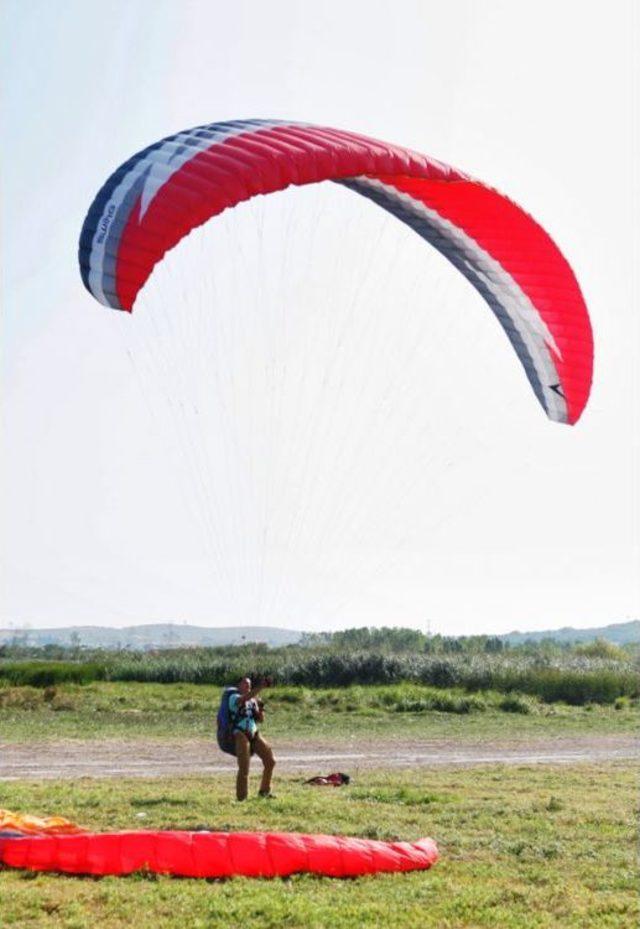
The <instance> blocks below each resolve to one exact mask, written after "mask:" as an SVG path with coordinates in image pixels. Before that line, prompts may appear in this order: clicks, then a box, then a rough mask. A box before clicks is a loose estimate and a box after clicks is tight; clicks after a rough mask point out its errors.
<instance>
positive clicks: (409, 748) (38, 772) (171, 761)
mask: <svg viewBox="0 0 640 929" xmlns="http://www.w3.org/2000/svg"><path fill="white" fill-rule="evenodd" d="M274 747H275V749H276V757H277V759H278V769H279V770H280V771H283V772H296V771H300V772H301V773H302V772H309V773H313V774H321V773H328V772H329V771H339V770H344V771H347V772H349V773H354V772H357V771H358V770H359V769H361V768H407V767H431V766H434V765H438V766H441V765H467V766H474V765H487V764H509V765H522V764H579V763H585V762H599V761H615V760H630V759H636V760H640V745H639V743H638V741H637V740H636V739H634V738H633V737H632V736H592V737H589V736H586V737H585V736H582V737H576V738H571V739H546V740H543V739H540V740H531V741H528V742H496V741H493V742H460V741H458V742H453V741H445V740H431V741H418V740H414V741H413V742H412V743H410V744H407V743H406V742H400V741H398V740H392V739H391V740H388V741H385V742H384V743H383V744H381V743H380V742H374V741H369V742H367V741H363V740H357V741H353V742H341V743H337V744H336V743H334V744H332V745H331V747H330V748H328V747H327V746H326V745H325V744H321V743H316V744H314V743H311V742H309V741H306V742H304V743H303V744H295V743H291V742H284V741H278V742H277V743H276V744H275V746H274ZM234 764H235V762H234V759H233V758H228V757H227V756H225V755H223V754H222V753H221V752H220V751H218V749H217V746H215V745H214V744H213V743H212V742H210V741H207V740H204V739H188V740H180V741H178V740H175V741H159V740H157V741H154V740H150V739H146V740H132V741H126V740H121V739H110V740H105V741H86V742H84V741H75V740H64V741H56V742H39V743H29V744H26V745H20V744H2V743H0V780H4V781H12V780H26V779H38V780H40V779H43V778H46V779H73V778H80V777H166V776H170V775H181V774H215V773H219V772H224V771H229V770H231V769H232V768H233V766H234Z"/></svg>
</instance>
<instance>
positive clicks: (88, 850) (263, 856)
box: [0, 832, 438, 878]
mask: <svg viewBox="0 0 640 929" xmlns="http://www.w3.org/2000/svg"><path fill="white" fill-rule="evenodd" d="M4 835H5V837H3V836H2V833H0V863H2V864H3V865H5V866H7V867H12V868H23V869H26V870H29V871H56V872H62V873H66V874H91V875H124V874H132V873H133V872H135V871H150V872H153V873H156V874H172V875H176V876H179V877H200V878H225V877H234V876H244V877H287V876H289V875H291V874H298V873H302V872H306V873H309V874H318V875H323V876H325V877H360V876H362V875H365V874H377V873H382V872H400V871H417V870H425V869H427V868H430V867H431V865H433V864H434V863H435V862H436V861H437V859H438V850H437V848H436V845H435V843H434V842H433V840H432V839H420V840H419V841H418V842H381V841H377V840H373V839H356V838H343V837H339V836H331V835H305V834H302V833H294V832H231V833H229V832H113V833H92V832H85V833H80V834H70V835H36V836H34V835H17V834H13V835H8V834H7V833H5V834H4Z"/></svg>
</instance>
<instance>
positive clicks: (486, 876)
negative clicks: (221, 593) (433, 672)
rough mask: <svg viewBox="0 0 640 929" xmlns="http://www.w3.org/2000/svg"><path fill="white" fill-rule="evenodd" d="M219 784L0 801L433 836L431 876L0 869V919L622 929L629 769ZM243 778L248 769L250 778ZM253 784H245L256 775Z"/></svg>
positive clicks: (38, 808) (158, 823)
mask: <svg viewBox="0 0 640 929" xmlns="http://www.w3.org/2000/svg"><path fill="white" fill-rule="evenodd" d="M230 780H231V778H230V777H229V776H227V777H223V776H220V777H215V778H175V779H165V780H162V781H159V780H149V781H140V780H132V781H104V782H101V781H92V780H82V781H79V782H75V783H70V782H58V783H55V782H48V783H32V782H23V783H4V784H0V806H4V807H8V808H14V809H20V810H24V811H31V812H34V813H41V814H45V813H54V812H56V813H60V814H63V815H66V816H69V817H71V818H73V819H76V820H77V821H79V822H81V823H82V824H84V825H86V826H89V827H92V828H95V829H117V828H138V827H146V828H171V827H173V828H176V827H179V828H185V827H186V828H190V827H191V828H194V827H198V826H203V825H207V826H210V827H211V828H215V829H228V830H234V829H275V830H298V831H310V832H314V831H319V832H331V833H342V834H349V835H356V836H369V837H376V838H382V839H394V838H397V837H401V838H404V839H416V838H418V837H420V836H423V835H431V836H433V838H435V839H436V841H437V842H438V845H439V847H440V850H441V856H442V857H441V861H440V862H439V863H438V864H437V865H436V866H435V868H434V869H433V870H432V871H429V872H424V873H415V874H407V875H379V876H376V877H373V878H363V879H358V880H353V881H335V880H330V879H321V878H314V877H311V876H297V877H294V878H292V879H289V880H284V881H283V880H275V881H266V880H253V881H251V880H246V879H234V880H232V881H226V882H205V881H197V880H177V879H171V878H168V877H160V878H152V877H148V876H142V875H136V876H132V877H129V878H104V879H87V878H71V877H63V876H57V875H31V874H26V873H21V872H17V871H16V872H13V871H5V872H3V873H1V874H0V926H2V929H18V927H19V929H45V927H46V929H85V927H94V926H99V927H100V929H120V927H125V926H126V927H128V926H130V925H132V924H133V925H135V926H136V929H151V927H153V929H185V927H189V929H218V927H220V929H222V927H225V929H226V927H229V926H232V925H239V926H240V925H243V926H249V925H259V926H260V927H261V929H275V927H288V929H295V927H305V929H320V927H331V929H361V927H381V926H392V927H393V929H405V927H411V929H415V927H417V926H419V927H425V929H429V927H434V929H435V927H437V929H454V927H455V929H466V927H469V929H471V927H473V929H478V927H490V929H496V927H500V929H547V927H548V929H557V927H560V926H561V927H562V929H627V927H629V929H631V927H635V926H636V925H637V921H638V915H639V914H638V902H637V895H636V893H635V889H634V868H635V862H634V859H635V848H634V826H633V810H632V807H633V795H634V771H633V770H632V768H631V767H630V766H628V765H623V764H610V765H600V766H589V765H585V766H576V767H517V768H502V767H500V768H496V767H483V768H478V769H473V770H461V769H456V770H447V769H437V770H434V771H429V772H425V771H423V770H421V771H420V772H414V773H412V772H406V771H405V772H401V773H386V772H382V771H381V772H370V773H367V774H366V775H362V777H361V778H360V779H359V780H358V781H357V782H355V783H354V784H352V786H351V787H349V788H344V789H340V790H323V789H317V788H309V787H305V786H303V785H302V784H301V783H299V782H298V781H297V780H296V779H294V778H291V777H290V778H287V779H283V778H280V779H279V781H278V785H277V786H278V799H277V800H275V801H272V802H270V803H264V802H260V801H257V800H251V801H249V802H247V803H246V804H243V805H241V804H237V803H235V802H234V801H233V800H232V799H231V796H232V785H231V783H230ZM254 781H255V779H254ZM254 787H255V782H254Z"/></svg>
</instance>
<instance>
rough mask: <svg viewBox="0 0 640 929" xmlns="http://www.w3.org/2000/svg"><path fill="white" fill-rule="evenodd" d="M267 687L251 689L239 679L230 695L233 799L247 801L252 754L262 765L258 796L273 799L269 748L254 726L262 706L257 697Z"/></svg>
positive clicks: (264, 683)
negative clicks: (235, 767)
mask: <svg viewBox="0 0 640 929" xmlns="http://www.w3.org/2000/svg"><path fill="white" fill-rule="evenodd" d="M268 684H269V682H268V680H267V681H262V682H259V683H257V684H256V685H255V686H252V684H251V678H249V677H243V678H242V680H241V681H240V682H239V684H238V692H237V693H234V694H231V696H230V697H229V712H230V714H231V721H232V727H233V728H232V732H233V740H234V743H235V749H236V759H237V761H238V774H237V776H236V797H237V799H238V800H246V799H247V794H248V792H249V766H250V763H251V756H252V755H253V754H256V755H257V756H258V758H259V759H260V760H261V761H262V765H263V771H262V780H261V782H260V789H259V791H258V796H260V797H266V798H269V797H272V796H273V794H272V793H271V778H272V775H273V769H274V768H275V765H276V761H275V758H274V757H273V749H272V748H271V746H270V745H269V743H268V742H267V741H266V740H265V739H263V737H262V735H261V733H260V731H259V729H258V723H262V722H263V720H264V705H263V703H262V701H261V700H258V699H257V697H258V694H259V693H260V691H261V690H262V688H263V687H265V686H268Z"/></svg>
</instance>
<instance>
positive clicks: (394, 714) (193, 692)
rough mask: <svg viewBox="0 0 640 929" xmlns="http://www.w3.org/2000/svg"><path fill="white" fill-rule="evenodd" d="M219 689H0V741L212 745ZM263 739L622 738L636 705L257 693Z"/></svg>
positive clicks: (383, 692)
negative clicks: (196, 741) (208, 741)
mask: <svg viewBox="0 0 640 929" xmlns="http://www.w3.org/2000/svg"><path fill="white" fill-rule="evenodd" d="M219 699H220V688H218V687H214V686H207V685H195V684H139V683H106V682H96V683H92V684H86V685H79V684H64V685H60V686H58V687H55V688H45V689H41V688H34V687H9V686H7V685H5V686H1V687H0V739H1V740H2V741H3V742H26V741H31V740H42V739H56V738H132V739H135V738H140V737H145V738H158V739H162V738H176V737H213V733H214V725H215V723H214V719H215V714H216V711H217V707H218V702H219ZM266 699H267V709H268V714H267V726H266V731H267V732H268V733H269V735H270V736H272V737H273V738H275V739H277V738H278V737H290V736H296V737H298V736H300V737H302V738H304V737H305V736H310V735H313V737H314V739H315V740H317V741H323V740H326V741H327V742H330V741H332V740H337V739H341V738H346V737H348V736H350V735H352V734H353V732H354V731H357V732H360V733H362V732H366V733H367V734H368V735H371V736H373V737H378V736H386V735H387V734H389V733H390V732H395V733H400V732H401V733H403V734H405V735H406V736H407V737H409V738H411V737H413V738H424V739H428V738H455V739H484V738H508V739H510V740H525V739H528V738H531V737H550V738H551V737H554V736H560V735H562V736H568V735H572V734H599V733H602V734H604V733H607V734H612V733H628V732H633V731H635V729H636V727H637V724H638V708H637V702H634V701H629V700H628V699H627V698H621V699H619V700H618V701H617V702H616V704H614V705H610V706H601V705H592V704H590V705H587V706H585V707H580V706H578V707H571V706H567V705H565V704H545V703H542V702H540V701H539V700H536V699H535V698H533V697H522V696H517V695H510V696H506V697H505V695H504V694H497V693H494V692H480V693H477V694H471V695H470V694H467V693H465V692H464V691H457V690H446V689H435V688H430V687H426V686H423V685H420V684H397V685H386V686H383V685H372V686H366V687H344V688H333V689H318V690H313V691H312V690H311V689H308V688H303V687H286V688H274V689H273V690H272V691H268V692H267V697H266Z"/></svg>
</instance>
